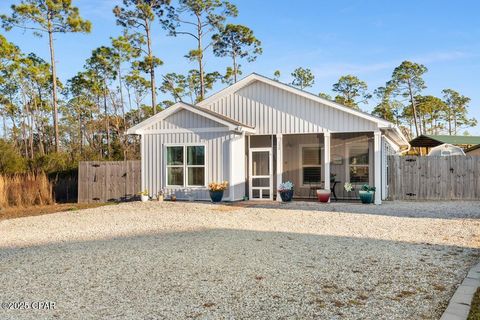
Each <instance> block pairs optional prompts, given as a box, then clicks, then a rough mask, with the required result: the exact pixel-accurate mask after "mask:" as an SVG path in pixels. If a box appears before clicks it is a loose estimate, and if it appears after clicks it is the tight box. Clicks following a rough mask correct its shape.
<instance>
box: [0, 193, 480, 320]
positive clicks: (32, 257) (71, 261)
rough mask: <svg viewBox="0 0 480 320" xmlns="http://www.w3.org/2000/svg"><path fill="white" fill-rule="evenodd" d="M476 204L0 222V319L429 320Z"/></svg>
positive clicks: (240, 207) (124, 209)
mask: <svg viewBox="0 0 480 320" xmlns="http://www.w3.org/2000/svg"><path fill="white" fill-rule="evenodd" d="M479 248H480V203H479V202H434V203H433V202H430V203H429V202H417V203H412V202H394V203H385V204H384V205H382V206H374V205H369V206H366V205H360V204H345V203H338V204H337V203H332V204H328V205H321V204H317V203H301V202H294V203H292V204H287V205H285V204H278V203H263V204H255V205H253V204H252V203H251V202H250V203H240V204H236V205H212V204H207V203H187V202H184V203H181V202H177V203H168V202H164V203H153V202H152V203H125V204H120V205H114V206H107V207H100V208H95V209H88V210H81V211H77V212H63V213H56V214H49V215H44V216H35V217H26V218H19V219H12V220H4V221H0V261H1V263H0V302H20V301H25V302H28V304H27V305H30V303H31V302H37V301H41V302H45V301H52V302H55V309H54V310H0V319H99V318H102V319H125V318H127V319H185V318H192V319H245V318H249V319H438V318H439V317H440V315H441V314H442V311H443V310H444V308H445V307H446V305H447V303H448V300H449V298H450V297H451V295H452V294H453V292H454V291H455V288H456V286H457V285H458V284H459V283H460V282H461V280H462V279H463V277H464V276H465V274H466V272H467V271H468V269H469V268H470V267H471V266H472V265H473V264H474V263H475V262H476V261H478V259H479V257H480V255H479V253H480V250H479Z"/></svg>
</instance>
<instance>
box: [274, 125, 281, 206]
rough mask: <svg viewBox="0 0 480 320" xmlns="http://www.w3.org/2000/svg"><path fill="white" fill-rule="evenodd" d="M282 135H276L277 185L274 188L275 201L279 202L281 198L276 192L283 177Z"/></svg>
mask: <svg viewBox="0 0 480 320" xmlns="http://www.w3.org/2000/svg"><path fill="white" fill-rule="evenodd" d="M282 146H283V135H282V134H281V133H279V134H277V185H276V186H274V187H275V188H277V201H279V202H281V201H282V198H281V197H280V192H278V185H279V184H280V183H282V175H283V148H282Z"/></svg>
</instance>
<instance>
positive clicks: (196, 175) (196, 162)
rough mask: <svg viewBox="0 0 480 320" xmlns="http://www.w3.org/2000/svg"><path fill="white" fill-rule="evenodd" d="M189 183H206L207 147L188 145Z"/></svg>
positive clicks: (197, 184)
mask: <svg viewBox="0 0 480 320" xmlns="http://www.w3.org/2000/svg"><path fill="white" fill-rule="evenodd" d="M187 177H188V178H187V185H188V186H204V185H205V147H204V146H188V147H187Z"/></svg>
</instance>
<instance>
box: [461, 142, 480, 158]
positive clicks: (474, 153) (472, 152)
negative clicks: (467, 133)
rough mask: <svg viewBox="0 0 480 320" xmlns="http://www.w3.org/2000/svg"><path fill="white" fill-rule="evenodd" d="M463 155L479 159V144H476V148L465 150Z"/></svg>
mask: <svg viewBox="0 0 480 320" xmlns="http://www.w3.org/2000/svg"><path fill="white" fill-rule="evenodd" d="M465 153H466V155H467V156H477V157H480V144H477V145H476V146H473V147H471V148H468V149H467V150H465Z"/></svg>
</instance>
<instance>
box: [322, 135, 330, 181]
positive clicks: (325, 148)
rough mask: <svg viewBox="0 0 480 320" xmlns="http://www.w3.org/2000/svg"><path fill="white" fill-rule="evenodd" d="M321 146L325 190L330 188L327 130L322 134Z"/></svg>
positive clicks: (328, 136) (328, 138) (328, 137)
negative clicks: (322, 150)
mask: <svg viewBox="0 0 480 320" xmlns="http://www.w3.org/2000/svg"><path fill="white" fill-rule="evenodd" d="M323 148H324V150H325V151H324V155H323V158H324V164H325V168H324V170H323V174H324V177H323V181H325V182H324V188H325V190H330V132H329V131H327V132H325V133H324V134H323Z"/></svg>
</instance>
